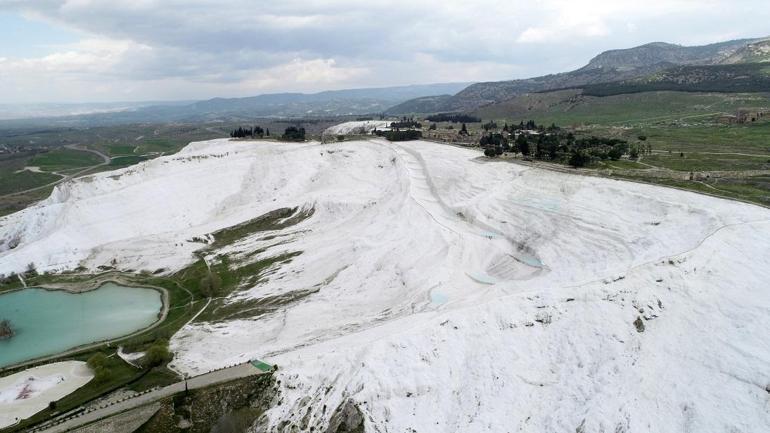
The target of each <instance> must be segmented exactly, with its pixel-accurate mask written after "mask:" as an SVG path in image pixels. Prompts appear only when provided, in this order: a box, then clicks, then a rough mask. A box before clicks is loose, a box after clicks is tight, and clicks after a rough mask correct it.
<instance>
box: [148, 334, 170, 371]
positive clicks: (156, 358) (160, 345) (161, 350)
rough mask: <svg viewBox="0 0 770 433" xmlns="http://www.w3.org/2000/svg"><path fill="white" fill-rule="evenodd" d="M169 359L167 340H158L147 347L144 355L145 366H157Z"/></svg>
mask: <svg viewBox="0 0 770 433" xmlns="http://www.w3.org/2000/svg"><path fill="white" fill-rule="evenodd" d="M168 361H171V352H169V350H168V342H166V341H165V340H159V341H157V342H156V343H155V344H153V345H152V346H150V347H149V349H147V352H145V355H144V363H145V365H146V366H147V367H150V368H152V367H157V366H159V365H163V364H165V363H167V362H168Z"/></svg>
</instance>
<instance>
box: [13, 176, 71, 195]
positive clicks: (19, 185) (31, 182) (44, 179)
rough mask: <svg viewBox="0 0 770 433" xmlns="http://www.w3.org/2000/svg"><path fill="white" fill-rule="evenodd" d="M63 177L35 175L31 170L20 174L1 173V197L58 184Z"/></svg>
mask: <svg viewBox="0 0 770 433" xmlns="http://www.w3.org/2000/svg"><path fill="white" fill-rule="evenodd" d="M59 179H61V176H59V175H56V174H53V173H35V172H32V171H29V170H24V171H20V172H18V173H14V172H10V173H0V195H6V194H13V193H17V192H20V191H25V190H28V189H32V188H37V187H40V186H43V185H47V184H49V183H52V182H56V181H57V180H59Z"/></svg>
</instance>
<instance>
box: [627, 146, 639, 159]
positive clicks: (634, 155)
mask: <svg viewBox="0 0 770 433" xmlns="http://www.w3.org/2000/svg"><path fill="white" fill-rule="evenodd" d="M628 157H629V158H631V159H634V160H636V159H639V147H638V146H631V150H630V151H629V152H628Z"/></svg>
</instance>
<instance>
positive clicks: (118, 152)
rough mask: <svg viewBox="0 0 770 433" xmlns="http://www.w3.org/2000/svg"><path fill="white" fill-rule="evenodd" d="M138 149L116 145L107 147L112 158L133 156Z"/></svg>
mask: <svg viewBox="0 0 770 433" xmlns="http://www.w3.org/2000/svg"><path fill="white" fill-rule="evenodd" d="M136 148H137V146H130V145H120V144H116V145H113V146H107V147H106V150H107V152H109V155H110V156H123V155H133V154H134V149H136Z"/></svg>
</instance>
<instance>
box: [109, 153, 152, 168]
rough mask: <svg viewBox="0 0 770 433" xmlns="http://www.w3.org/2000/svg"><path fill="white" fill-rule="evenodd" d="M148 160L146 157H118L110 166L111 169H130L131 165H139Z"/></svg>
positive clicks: (113, 159)
mask: <svg viewBox="0 0 770 433" xmlns="http://www.w3.org/2000/svg"><path fill="white" fill-rule="evenodd" d="M147 159H148V158H147V157H146V156H116V157H114V158H112V159H111V160H110V163H109V164H108V165H109V167H110V168H121V167H128V166H129V165H134V164H138V163H140V162H142V161H146V160H147Z"/></svg>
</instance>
